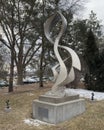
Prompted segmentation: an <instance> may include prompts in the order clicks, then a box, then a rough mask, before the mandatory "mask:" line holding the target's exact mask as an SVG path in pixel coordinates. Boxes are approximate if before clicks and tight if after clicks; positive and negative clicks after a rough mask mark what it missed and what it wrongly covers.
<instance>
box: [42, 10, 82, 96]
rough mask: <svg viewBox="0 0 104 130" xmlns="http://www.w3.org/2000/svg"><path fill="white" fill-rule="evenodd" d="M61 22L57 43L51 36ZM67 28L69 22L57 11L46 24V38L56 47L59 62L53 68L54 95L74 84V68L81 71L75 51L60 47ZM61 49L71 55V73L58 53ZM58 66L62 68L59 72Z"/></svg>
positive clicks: (55, 51)
mask: <svg viewBox="0 0 104 130" xmlns="http://www.w3.org/2000/svg"><path fill="white" fill-rule="evenodd" d="M60 20H61V21H62V25H61V30H60V32H59V34H58V35H57V36H56V38H55V41H54V40H53V38H52V36H51V34H52V32H51V29H52V27H53V26H54V25H55V24H56V23H57V22H59V21H60ZM66 27H67V21H66V19H65V17H64V16H63V15H62V13H61V12H60V11H57V12H56V13H55V14H54V15H52V16H51V17H50V18H48V19H47V20H46V22H45V23H44V32H45V36H46V38H47V39H48V40H49V41H50V43H52V44H53V45H54V53H55V56H56V58H57V60H58V62H59V64H57V65H56V66H54V67H53V68H52V71H53V75H54V79H55V83H54V85H53V87H52V92H53V93H55V92H56V91H57V90H59V89H60V88H61V87H63V86H65V85H66V84H68V83H70V82H72V81H73V80H74V79H75V73H74V69H73V68H74V67H75V68H76V69H78V70H81V64H80V60H79V58H78V56H77V54H76V53H75V51H74V50H72V49H71V48H69V47H66V46H62V45H59V42H60V39H61V37H62V35H63V33H64V32H65V30H66ZM59 48H62V49H64V50H66V51H67V52H68V53H70V55H71V58H72V66H71V68H70V71H69V72H68V70H67V67H66V65H65V62H64V60H62V58H61V56H60V54H59V51H58V49H59ZM65 60H67V59H65ZM58 66H59V67H60V69H59V72H58V71H57V69H56V68H57V67H58Z"/></svg>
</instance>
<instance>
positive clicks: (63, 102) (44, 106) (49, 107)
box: [33, 95, 85, 124]
mask: <svg viewBox="0 0 104 130" xmlns="http://www.w3.org/2000/svg"><path fill="white" fill-rule="evenodd" d="M68 99H69V101H68ZM58 101H59V103H58ZM84 111H85V102H84V99H79V96H78V95H74V96H68V97H64V98H59V97H56V98H53V97H47V96H43V95H42V96H40V97H39V100H34V101H33V118H36V119H39V120H41V121H45V122H48V123H52V124H57V123H60V122H63V121H66V120H69V119H71V118H72V117H74V116H77V115H79V114H81V113H83V112H84Z"/></svg>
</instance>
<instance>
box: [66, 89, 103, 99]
mask: <svg viewBox="0 0 104 130" xmlns="http://www.w3.org/2000/svg"><path fill="white" fill-rule="evenodd" d="M65 91H66V93H67V94H68V95H69V94H70V93H71V94H79V96H80V97H84V98H89V99H91V96H92V93H94V99H95V100H104V92H94V91H90V90H84V89H66V90H65Z"/></svg>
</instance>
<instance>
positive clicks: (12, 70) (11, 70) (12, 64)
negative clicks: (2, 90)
mask: <svg viewBox="0 0 104 130" xmlns="http://www.w3.org/2000/svg"><path fill="white" fill-rule="evenodd" d="M13 76H14V52H13V50H11V64H10V78H9V88H8V92H13Z"/></svg>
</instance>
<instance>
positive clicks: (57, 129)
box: [0, 84, 104, 130]
mask: <svg viewBox="0 0 104 130" xmlns="http://www.w3.org/2000/svg"><path fill="white" fill-rule="evenodd" d="M49 89H50V85H49V84H45V87H44V88H39V87H38V84H32V85H24V86H18V87H15V88H14V92H13V93H10V94H8V93H7V88H5V89H0V130H49V129H50V130H103V129H104V100H103V101H94V102H91V101H89V100H86V111H85V113H83V114H81V115H79V116H77V117H75V118H73V119H72V120H69V121H66V122H63V123H60V124H58V125H54V126H53V125H40V126H39V127H36V126H29V125H27V124H25V123H24V121H23V120H24V119H29V118H31V116H32V114H31V113H32V101H33V100H34V99H36V98H38V97H39V95H41V94H43V93H45V92H46V91H48V90H49ZM8 99H9V100H10V104H11V107H12V111H11V112H9V113H6V112H5V111H4V108H5V101H6V100H8Z"/></svg>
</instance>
